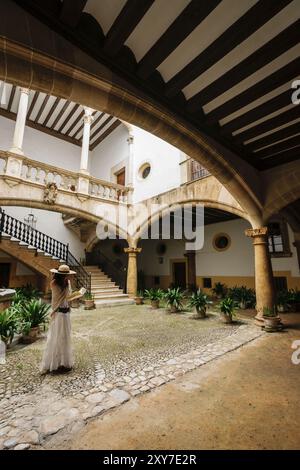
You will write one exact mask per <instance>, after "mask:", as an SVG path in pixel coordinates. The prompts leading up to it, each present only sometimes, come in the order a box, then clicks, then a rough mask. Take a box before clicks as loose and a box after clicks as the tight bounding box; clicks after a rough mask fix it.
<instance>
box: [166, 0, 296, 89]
mask: <svg viewBox="0 0 300 470" xmlns="http://www.w3.org/2000/svg"><path fill="white" fill-rule="evenodd" d="M289 3H291V0H278V1H276V2H274V0H260V1H259V2H257V3H256V4H255V5H254V6H253V7H252V8H250V9H249V10H248V11H247V12H246V13H245V14H244V15H243V16H242V17H241V18H240V19H239V20H238V21H236V22H235V23H234V24H233V25H232V26H230V27H229V28H228V29H227V30H226V31H225V32H224V33H223V34H221V36H219V37H218V38H217V39H216V40H215V41H214V42H213V43H212V44H211V45H210V46H208V47H207V48H206V49H205V50H204V51H202V52H201V53H200V54H199V55H198V56H197V57H195V59H193V60H192V61H191V62H190V63H189V64H187V65H186V66H185V67H184V68H183V69H182V70H180V71H179V72H178V73H177V74H176V75H175V76H174V77H173V78H171V80H169V82H168V83H167V85H166V95H167V96H169V97H171V96H174V95H176V94H177V93H178V92H179V91H180V90H182V89H183V88H185V87H186V86H187V85H188V84H189V83H191V82H192V81H193V80H195V79H196V78H197V77H198V76H199V75H201V74H202V73H203V72H205V71H206V70H207V69H209V68H210V67H211V66H212V65H213V64H215V63H216V62H218V61H219V60H220V59H222V58H223V57H224V56H225V55H226V54H228V53H229V52H230V51H232V50H233V49H234V48H235V47H236V46H238V45H239V44H240V43H241V42H243V41H244V40H245V39H247V38H248V37H249V36H250V35H251V34H253V33H254V32H255V31H257V30H258V29H259V28H260V27H261V26H263V25H264V24H265V23H266V22H267V21H269V20H270V19H271V18H272V17H273V16H275V15H276V14H277V13H278V12H279V11H281V10H282V9H283V8H284V7H285V6H286V5H288V4H289Z"/></svg>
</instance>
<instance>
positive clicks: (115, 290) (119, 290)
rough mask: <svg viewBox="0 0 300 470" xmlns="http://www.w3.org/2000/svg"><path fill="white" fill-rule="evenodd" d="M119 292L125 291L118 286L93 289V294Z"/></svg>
mask: <svg viewBox="0 0 300 470" xmlns="http://www.w3.org/2000/svg"><path fill="white" fill-rule="evenodd" d="M119 293H123V291H122V290H121V289H119V288H118V287H115V288H107V289H92V294H93V295H98V294H99V295H102V294H104V295H106V294H119Z"/></svg>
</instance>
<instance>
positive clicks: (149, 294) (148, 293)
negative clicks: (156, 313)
mask: <svg viewBox="0 0 300 470" xmlns="http://www.w3.org/2000/svg"><path fill="white" fill-rule="evenodd" d="M144 296H145V298H146V299H149V300H150V303H151V307H152V308H154V309H156V308H159V302H160V300H161V298H162V297H163V291H162V290H161V289H153V288H151V289H146V290H145V292H144Z"/></svg>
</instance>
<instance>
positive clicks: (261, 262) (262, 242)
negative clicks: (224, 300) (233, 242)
mask: <svg viewBox="0 0 300 470" xmlns="http://www.w3.org/2000/svg"><path fill="white" fill-rule="evenodd" d="M267 233H268V229H267V227H261V228H258V229H248V230H246V231H245V234H246V235H247V236H248V237H251V238H252V239H253V246H254V259H255V291H256V311H257V314H256V317H255V320H256V324H258V325H260V326H261V325H262V324H263V318H262V316H263V310H264V307H269V308H271V309H273V308H274V306H275V291H274V279H273V271H272V264H271V257H270V253H269V250H268V236H267Z"/></svg>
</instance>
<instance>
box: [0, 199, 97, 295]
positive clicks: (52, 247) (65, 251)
mask: <svg viewBox="0 0 300 470" xmlns="http://www.w3.org/2000/svg"><path fill="white" fill-rule="evenodd" d="M3 234H6V235H8V236H9V237H12V238H15V239H17V240H19V241H20V242H23V243H26V244H27V245H28V246H31V247H33V248H35V249H36V250H41V251H42V252H44V253H46V254H48V255H51V256H53V257H55V258H57V259H58V260H60V261H64V262H66V263H67V264H69V265H71V266H70V267H71V268H72V269H73V270H74V271H76V274H77V276H76V281H77V285H78V287H85V288H86V289H87V291H88V292H90V290H91V280H90V274H89V273H88V272H87V271H85V269H84V267H83V266H82V265H81V263H80V262H79V261H77V260H76V258H75V257H74V256H73V255H72V253H70V251H69V244H68V243H63V242H60V241H59V240H56V239H55V238H52V237H50V236H49V235H47V234H45V233H43V232H40V231H39V230H37V229H35V228H32V227H30V226H29V225H28V224H26V223H24V222H22V221H21V220H18V219H16V218H15V217H12V216H11V215H8V214H6V213H5V211H4V210H2V209H1V208H0V241H1V238H2V235H3Z"/></svg>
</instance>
